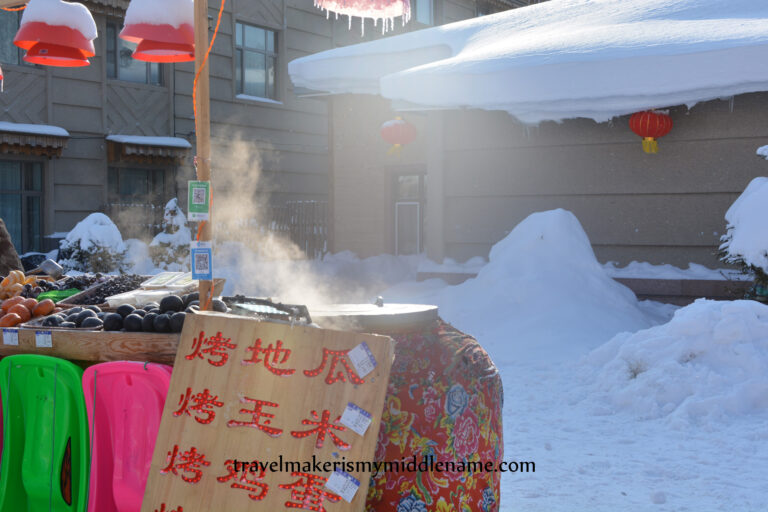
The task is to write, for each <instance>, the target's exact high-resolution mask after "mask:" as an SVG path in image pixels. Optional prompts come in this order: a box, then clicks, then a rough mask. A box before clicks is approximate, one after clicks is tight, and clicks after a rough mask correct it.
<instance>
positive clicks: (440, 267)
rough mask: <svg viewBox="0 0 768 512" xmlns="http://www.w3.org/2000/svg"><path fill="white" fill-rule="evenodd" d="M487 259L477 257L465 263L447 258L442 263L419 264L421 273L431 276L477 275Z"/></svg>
mask: <svg viewBox="0 0 768 512" xmlns="http://www.w3.org/2000/svg"><path fill="white" fill-rule="evenodd" d="M485 263H486V262H485V258H483V257H482V256H475V257H473V258H470V259H468V260H467V261H465V262H464V263H459V262H457V261H456V260H454V259H451V258H445V259H443V262H442V263H435V262H434V261H432V260H424V261H422V262H421V264H419V272H424V273H430V274H477V273H478V272H480V270H481V269H482V268H483V267H484V266H485Z"/></svg>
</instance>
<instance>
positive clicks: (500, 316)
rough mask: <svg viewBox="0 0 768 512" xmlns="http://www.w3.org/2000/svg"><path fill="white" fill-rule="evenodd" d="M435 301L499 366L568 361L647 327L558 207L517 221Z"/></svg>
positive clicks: (573, 220)
mask: <svg viewBox="0 0 768 512" xmlns="http://www.w3.org/2000/svg"><path fill="white" fill-rule="evenodd" d="M436 300H437V302H438V306H439V307H440V315H441V316H442V317H443V318H445V319H446V320H447V321H449V322H451V323H452V324H454V325H455V326H456V327H458V328H459V329H462V330H464V331H465V332H467V333H470V334H472V335H473V336H475V337H476V338H477V339H479V340H481V342H482V343H483V345H484V347H485V348H486V349H487V350H488V351H489V352H490V354H491V356H492V357H493V358H494V361H495V362H496V363H497V364H500V363H504V362H513V361H515V360H520V359H527V360H532V359H533V360H537V359H538V360H542V361H543V360H545V359H546V360H547V361H553V360H558V359H568V358H572V357H575V356H578V355H581V354H584V353H586V352H588V351H589V350H590V349H592V348H594V347H596V346H598V345H600V344H602V343H605V342H606V341H608V340H609V339H611V338H612V337H613V336H614V335H615V334H616V333H618V332H621V331H637V330H639V329H645V328H647V327H650V325H651V323H652V322H651V321H650V320H649V319H647V318H646V317H645V315H644V314H643V312H642V311H641V310H640V309H639V308H638V302H637V299H636V297H635V295H634V294H633V293H632V292H631V291H630V290H629V289H628V288H626V287H624V286H623V285H621V284H619V283H617V282H616V281H614V280H613V279H611V278H610V277H609V276H608V274H606V272H605V270H604V269H603V267H602V266H601V265H600V264H599V263H598V261H597V259H596V258H595V254H594V252H593V251H592V246H591V245H590V243H589V238H587V235H586V233H585V232H584V229H583V228H582V227H581V224H580V223H579V221H578V220H577V219H576V217H575V216H574V215H573V214H572V213H571V212H568V211H565V210H562V209H558V210H552V211H547V212H539V213H534V214H532V215H530V216H529V217H528V218H526V219H525V220H523V221H522V222H521V223H520V224H518V225H517V227H515V229H514V230H512V232H511V233H510V234H509V235H507V237H506V238H504V239H503V240H501V241H500V242H498V243H497V244H496V245H494V246H493V248H492V249H491V252H490V257H489V262H488V264H487V265H485V267H483V269H482V270H481V271H480V272H479V274H478V275H477V278H475V279H471V280H469V281H466V282H465V283H463V284H461V285H458V286H452V287H449V288H447V289H446V290H445V291H443V292H442V293H441V294H440V295H438V296H437V298H436Z"/></svg>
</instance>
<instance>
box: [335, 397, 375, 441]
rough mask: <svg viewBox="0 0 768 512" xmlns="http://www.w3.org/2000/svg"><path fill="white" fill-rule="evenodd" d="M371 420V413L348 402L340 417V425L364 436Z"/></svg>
mask: <svg viewBox="0 0 768 512" xmlns="http://www.w3.org/2000/svg"><path fill="white" fill-rule="evenodd" d="M372 419H373V416H371V413H369V412H368V411H366V410H365V409H363V408H361V407H358V406H357V405H355V404H353V403H352V402H349V403H348V404H347V408H346V409H344V413H343V414H342V415H341V424H342V425H344V426H345V427H349V428H350V429H352V430H353V431H355V432H357V433H358V434H360V435H361V436H364V435H365V432H366V430H368V427H369V426H370V425H371V420H372Z"/></svg>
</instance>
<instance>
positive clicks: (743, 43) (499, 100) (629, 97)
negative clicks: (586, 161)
mask: <svg viewBox="0 0 768 512" xmlns="http://www.w3.org/2000/svg"><path fill="white" fill-rule="evenodd" d="M766 55H768V1H764V0H729V1H728V2H722V1H721V0H551V1H549V2H544V3H541V4H536V5H532V6H529V7H524V8H519V9H512V10H509V11H505V12H502V13H498V14H494V15H491V16H483V17H480V18H474V19H471V20H465V21H461V22H458V23H452V24H449V25H443V26H439V27H434V28H431V29H426V30H419V31H416V32H411V33H408V34H403V35H400V36H395V37H390V38H385V39H381V40H378V41H373V42H369V43H364V44H359V45H354V46H348V47H343V48H338V49H334V50H329V51H325V52H321V53H318V54H315V55H310V56H307V57H302V58H300V59H296V60H294V61H292V62H291V63H289V65H288V69H289V72H290V74H291V78H292V80H293V82H294V85H295V86H297V87H304V88H308V89H313V90H317V91H326V92H330V93H366V94H380V95H382V96H383V97H385V98H388V99H391V100H394V101H397V102H403V103H405V104H411V105H414V106H415V107H416V108H424V109H429V108H464V107H467V108H480V109H488V110H506V111H508V112H510V113H511V114H512V115H514V116H516V117H517V118H519V119H520V120H522V121H525V122H531V123H536V122H539V121H543V120H562V119H569V118H576V117H586V118H592V119H595V120H596V121H605V120H608V119H610V118H612V117H614V116H617V115H623V114H628V113H631V112H635V111H639V110H645V109H649V108H660V107H665V106H672V105H681V104H686V105H689V106H692V105H693V104H695V103H697V102H700V101H707V100H711V99H716V98H721V97H729V96H733V95H736V94H742V93H748V92H758V91H768V59H767V58H766Z"/></svg>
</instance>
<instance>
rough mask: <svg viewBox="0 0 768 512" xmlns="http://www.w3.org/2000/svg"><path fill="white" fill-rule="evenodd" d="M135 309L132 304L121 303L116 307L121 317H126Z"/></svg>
mask: <svg viewBox="0 0 768 512" xmlns="http://www.w3.org/2000/svg"><path fill="white" fill-rule="evenodd" d="M135 309H136V308H134V307H133V306H131V305H130V304H123V305H122V306H120V307H119V308H117V313H118V314H119V315H120V316H121V317H123V318H125V317H127V316H128V315H130V314H131V313H133V311H134V310H135Z"/></svg>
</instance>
